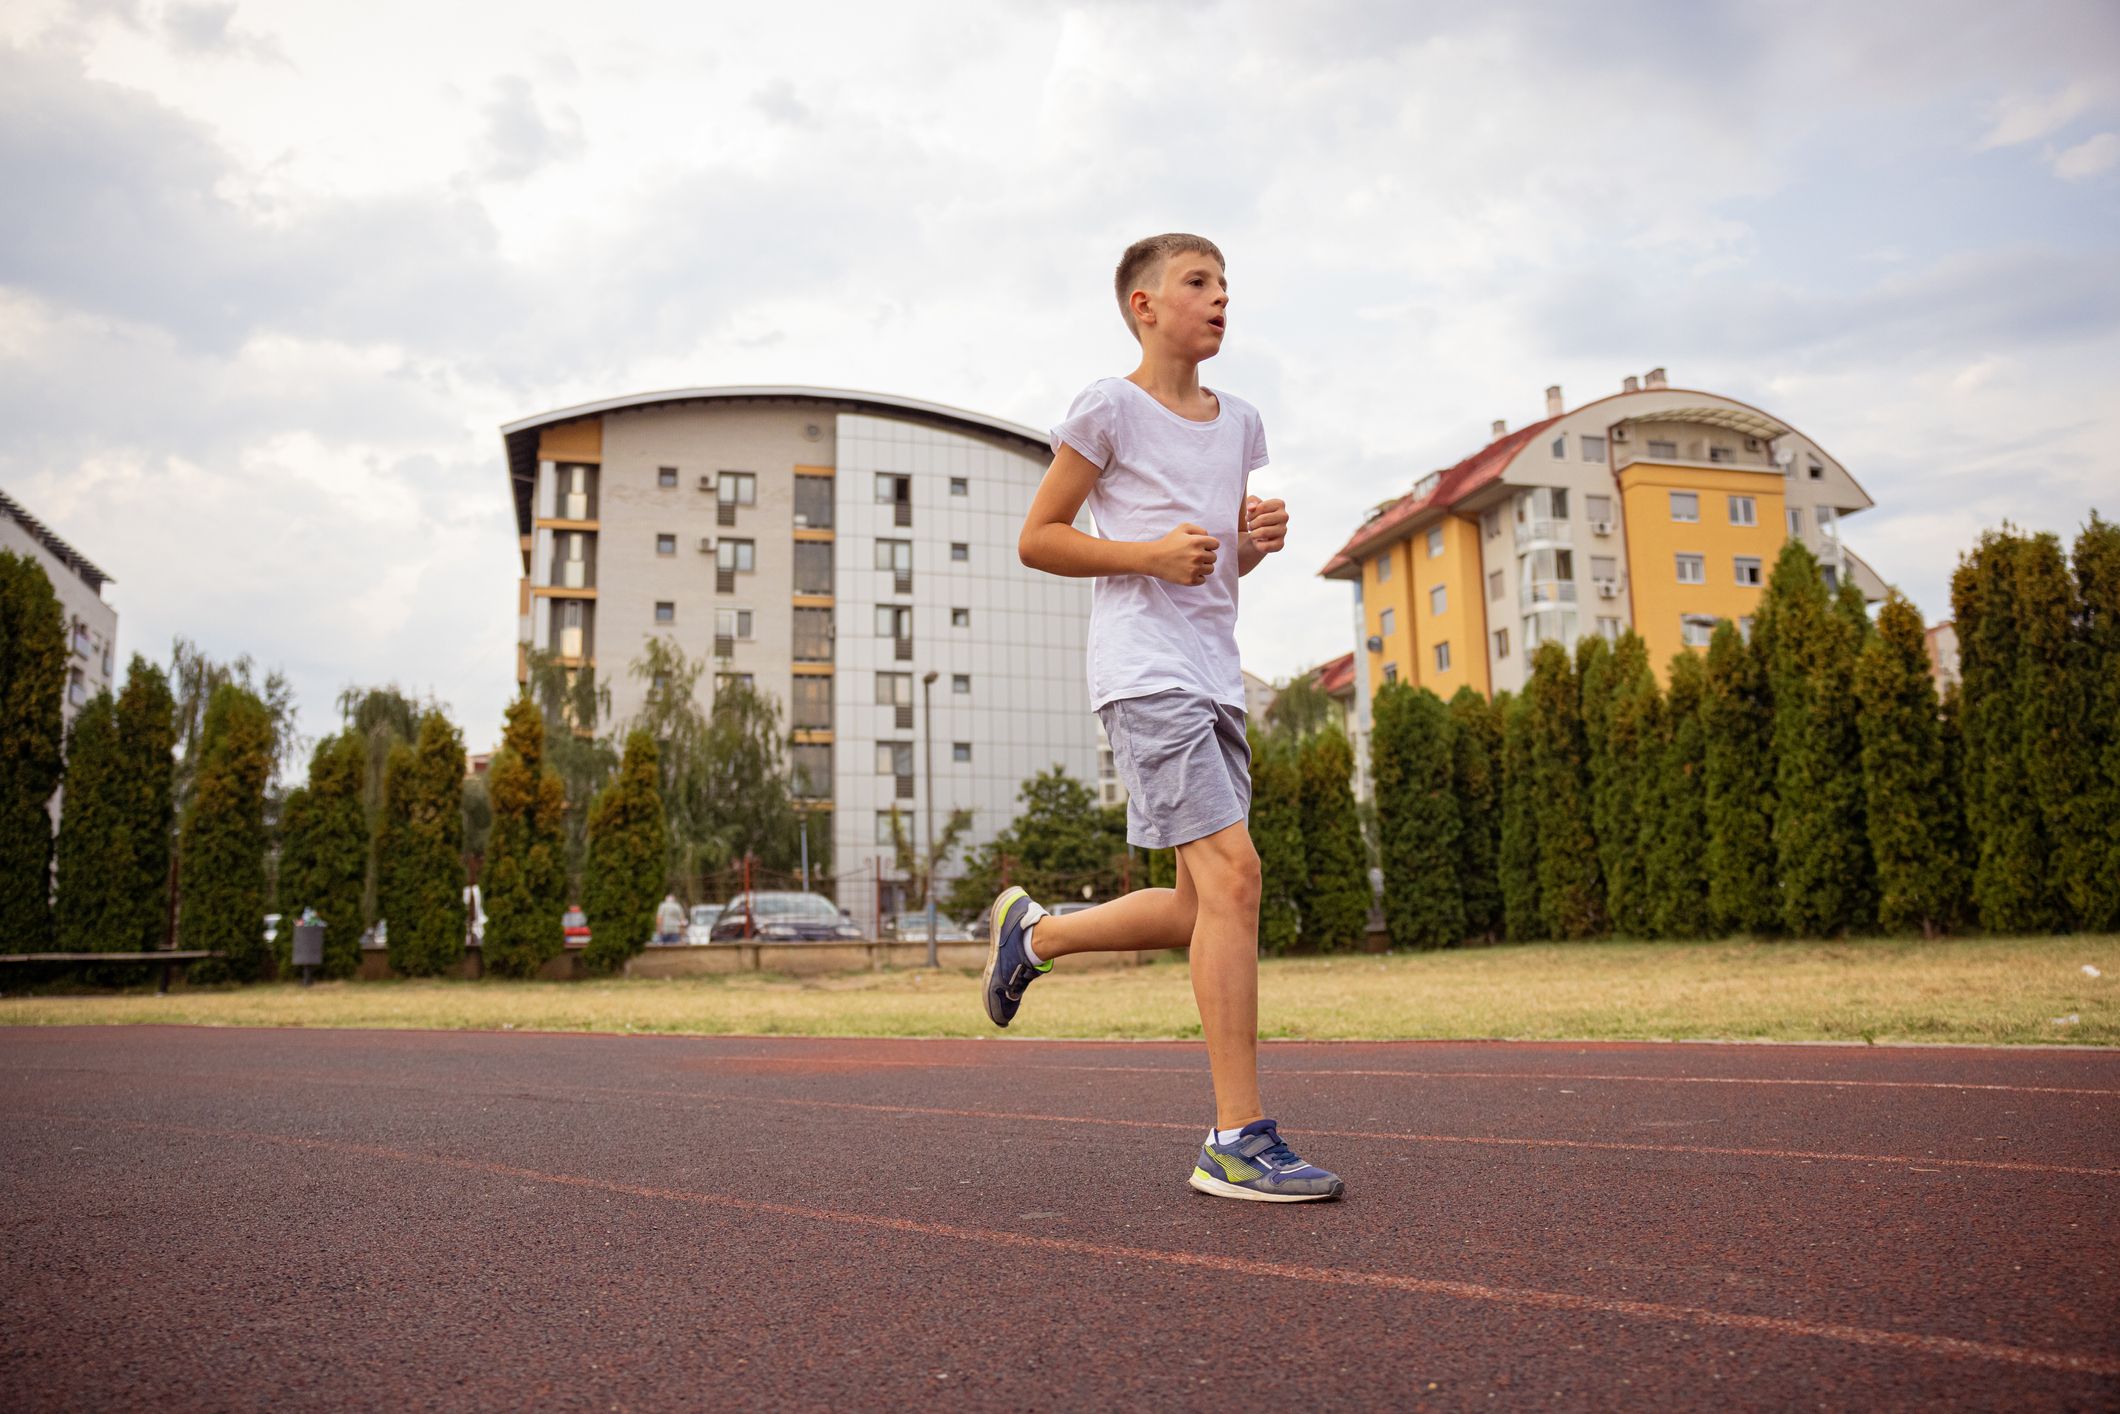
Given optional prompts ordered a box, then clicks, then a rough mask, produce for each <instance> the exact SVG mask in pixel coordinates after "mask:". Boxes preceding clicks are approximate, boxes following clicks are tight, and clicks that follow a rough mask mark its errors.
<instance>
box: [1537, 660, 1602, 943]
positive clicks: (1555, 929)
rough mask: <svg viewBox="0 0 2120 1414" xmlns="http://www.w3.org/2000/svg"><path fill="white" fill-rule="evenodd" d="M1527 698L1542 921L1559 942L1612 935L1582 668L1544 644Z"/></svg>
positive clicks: (1547, 933) (1546, 930)
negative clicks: (1594, 817)
mask: <svg viewBox="0 0 2120 1414" xmlns="http://www.w3.org/2000/svg"><path fill="white" fill-rule="evenodd" d="M1525 695H1526V697H1527V698H1528V699H1529V701H1530V707H1531V722H1530V735H1531V743H1530V745H1531V779H1532V799H1533V801H1534V802H1535V803H1536V811H1537V822H1538V870H1539V907H1540V921H1541V924H1542V926H1543V927H1544V929H1545V932H1546V936H1548V937H1551V938H1559V939H1562V940H1564V941H1573V940H1576V939H1579V938H1594V937H1596V936H1597V935H1598V934H1600V933H1602V932H1604V930H1605V890H1604V881H1603V879H1602V878H1601V876H1600V875H1599V873H1598V858H1597V836H1596V833H1595V832H1594V830H1593V829H1592V826H1591V814H1590V771H1589V761H1588V757H1589V748H1588V746H1587V744H1586V743H1585V741H1584V738H1583V720H1582V702H1581V698H1580V696H1579V687H1578V684H1577V682H1576V677H1575V670H1574V668H1573V667H1572V666H1571V665H1570V664H1569V662H1568V654H1567V652H1566V651H1565V650H1564V649H1563V648H1562V647H1561V646H1560V645H1559V644H1558V643H1550V642H1549V643H1542V644H1540V645H1539V647H1538V651H1537V652H1536V653H1535V654H1534V655H1533V656H1532V660H1531V681H1530V682H1529V683H1528V684H1526V687H1525Z"/></svg>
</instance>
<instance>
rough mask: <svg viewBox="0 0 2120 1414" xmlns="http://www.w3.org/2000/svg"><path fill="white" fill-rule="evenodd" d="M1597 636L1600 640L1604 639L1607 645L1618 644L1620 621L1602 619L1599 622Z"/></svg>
mask: <svg viewBox="0 0 2120 1414" xmlns="http://www.w3.org/2000/svg"><path fill="white" fill-rule="evenodd" d="M1597 636H1598V637H1599V638H1602V639H1604V640H1605V641H1606V642H1607V643H1616V642H1618V641H1619V620H1618V619H1612V618H1600V619H1599V620H1598V621H1597Z"/></svg>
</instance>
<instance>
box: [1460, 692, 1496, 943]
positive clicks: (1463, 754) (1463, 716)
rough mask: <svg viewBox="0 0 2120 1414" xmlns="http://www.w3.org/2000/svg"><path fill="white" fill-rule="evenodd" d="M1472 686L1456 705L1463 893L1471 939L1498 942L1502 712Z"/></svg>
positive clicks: (1462, 694) (1466, 920) (1466, 931)
mask: <svg viewBox="0 0 2120 1414" xmlns="http://www.w3.org/2000/svg"><path fill="white" fill-rule="evenodd" d="M1503 707H1504V702H1503V701H1502V700H1501V699H1496V700H1495V701H1492V702H1490V701H1488V700H1487V699H1486V698H1485V697H1483V696H1481V695H1480V694H1479V692H1478V691H1476V690H1475V689H1473V688H1472V687H1470V686H1466V687H1461V688H1459V689H1458V690H1457V692H1456V694H1455V695H1454V696H1452V697H1451V699H1450V716H1451V718H1452V720H1453V721H1455V722H1456V724H1457V733H1456V736H1455V738H1454V740H1455V743H1456V745H1455V748H1454V754H1453V756H1452V759H1451V790H1452V793H1453V794H1454V795H1455V796H1456V797H1457V805H1458V823H1459V826H1460V828H1459V831H1458V867H1457V876H1458V892H1459V894H1460V895H1462V896H1463V898H1464V903H1465V934H1466V936H1467V937H1471V938H1482V939H1488V940H1492V939H1495V938H1499V937H1500V936H1501V935H1502V880H1501V848H1502V711H1503Z"/></svg>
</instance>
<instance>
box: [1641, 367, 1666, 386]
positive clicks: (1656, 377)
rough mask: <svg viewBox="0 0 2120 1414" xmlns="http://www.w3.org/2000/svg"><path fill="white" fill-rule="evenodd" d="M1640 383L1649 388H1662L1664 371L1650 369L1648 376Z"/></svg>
mask: <svg viewBox="0 0 2120 1414" xmlns="http://www.w3.org/2000/svg"><path fill="white" fill-rule="evenodd" d="M1642 381H1643V382H1644V383H1646V384H1647V385H1648V386H1649V387H1651V388H1661V387H1664V386H1665V383H1664V371H1663V370H1662V369H1661V368H1652V369H1650V370H1649V376H1648V377H1647V378H1646V379H1644V380H1642Z"/></svg>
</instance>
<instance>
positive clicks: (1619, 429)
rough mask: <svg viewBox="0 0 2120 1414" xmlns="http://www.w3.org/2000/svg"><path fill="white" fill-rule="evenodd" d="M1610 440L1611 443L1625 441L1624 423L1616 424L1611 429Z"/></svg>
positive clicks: (1625, 429) (1625, 427)
mask: <svg viewBox="0 0 2120 1414" xmlns="http://www.w3.org/2000/svg"><path fill="white" fill-rule="evenodd" d="M1612 440H1613V441H1615V442H1624V441H1626V440H1627V424H1626V423H1624V422H1621V423H1617V424H1615V425H1614V426H1613V428H1612Z"/></svg>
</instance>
